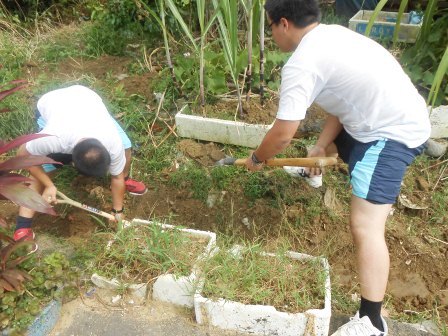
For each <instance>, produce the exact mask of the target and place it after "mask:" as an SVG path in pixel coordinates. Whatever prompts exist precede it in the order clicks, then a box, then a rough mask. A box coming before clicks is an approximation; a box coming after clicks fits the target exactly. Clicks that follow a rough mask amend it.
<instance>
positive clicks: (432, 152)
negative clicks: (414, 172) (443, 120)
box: [425, 112, 448, 157]
mask: <svg viewBox="0 0 448 336" xmlns="http://www.w3.org/2000/svg"><path fill="white" fill-rule="evenodd" d="M447 113H448V112H447ZM426 146H427V147H426V150H425V153H426V155H428V156H431V157H440V156H442V155H444V154H445V153H446V150H447V148H448V142H447V141H446V140H442V139H439V140H438V141H435V140H433V139H428V141H427V142H426Z"/></svg>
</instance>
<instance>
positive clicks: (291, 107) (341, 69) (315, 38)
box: [277, 24, 431, 148]
mask: <svg viewBox="0 0 448 336" xmlns="http://www.w3.org/2000/svg"><path fill="white" fill-rule="evenodd" d="M313 101H315V102H316V103H317V104H319V105H320V106H321V107H322V108H324V109H325V110H326V111H327V112H328V113H330V114H332V115H334V116H336V117H338V118H339V120H340V122H341V123H342V124H343V126H344V128H345V130H346V131H347V132H348V133H349V134H350V135H351V136H352V137H353V138H355V139H356V140H358V141H360V142H363V143H366V142H370V141H375V140H379V139H383V138H387V139H392V140H396V141H398V142H400V143H403V144H405V145H406V146H408V147H410V148H414V147H417V146H419V145H421V144H423V143H424V142H425V141H426V140H427V139H428V138H429V135H430V129H431V126H430V122H429V116H428V111H427V108H426V103H425V101H424V99H423V98H422V97H421V96H420V94H419V93H418V91H417V89H416V88H415V87H414V85H413V84H412V82H411V80H410V79H409V77H408V76H407V75H406V73H405V72H404V71H403V69H402V68H401V66H400V64H399V63H398V62H397V61H396V60H395V58H394V57H393V56H392V55H391V54H390V53H389V52H388V51H387V50H386V49H385V48H383V47H382V46H381V45H379V44H378V43H376V42H375V41H373V40H371V39H369V38H367V37H365V36H363V35H361V34H358V33H356V32H353V31H351V30H349V29H347V28H345V27H342V26H338V25H325V24H319V25H318V26H317V27H316V28H314V29H313V30H311V31H310V32H308V33H307V34H306V35H305V36H304V38H303V39H302V41H301V42H300V44H299V46H298V47H297V49H296V50H295V51H294V53H293V54H292V56H291V57H290V58H289V60H288V62H287V63H286V64H285V66H284V67H283V69H282V83H281V91H280V102H279V110H278V113H277V119H281V120H302V119H304V117H305V114H306V109H307V108H308V107H309V106H310V105H311V103H312V102H313Z"/></svg>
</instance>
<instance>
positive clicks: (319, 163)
mask: <svg viewBox="0 0 448 336" xmlns="http://www.w3.org/2000/svg"><path fill="white" fill-rule="evenodd" d="M337 162H338V160H337V159H336V158H335V157H310V158H278V159H269V160H267V161H266V163H265V164H266V166H271V167H280V166H299V167H317V168H322V167H326V166H333V165H335V164H336V163H337ZM233 164H234V165H237V166H244V165H245V164H246V159H237V160H235V162H234V163H233Z"/></svg>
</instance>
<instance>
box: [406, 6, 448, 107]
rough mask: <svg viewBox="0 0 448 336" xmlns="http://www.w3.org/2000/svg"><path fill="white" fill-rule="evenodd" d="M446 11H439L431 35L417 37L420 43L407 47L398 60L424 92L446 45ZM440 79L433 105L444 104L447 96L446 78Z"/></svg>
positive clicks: (431, 80)
mask: <svg viewBox="0 0 448 336" xmlns="http://www.w3.org/2000/svg"><path fill="white" fill-rule="evenodd" d="M447 30H448V9H445V10H441V11H439V13H438V18H436V19H435V21H434V23H433V24H432V25H431V33H430V34H428V35H427V36H426V37H423V36H422V37H419V39H420V42H419V43H416V44H415V45H413V46H411V47H409V48H408V49H406V50H405V51H404V52H403V55H402V56H401V58H400V61H401V63H402V65H403V66H404V69H405V70H406V72H407V73H408V75H409V76H410V78H411V80H412V81H413V82H414V83H415V84H417V85H419V86H420V87H422V88H424V89H425V91H426V92H429V89H430V87H431V85H432V83H433V82H434V79H435V75H436V72H437V69H438V65H439V63H440V62H441V60H442V57H443V55H444V53H445V50H446V46H447V45H448V35H447V33H446V32H447ZM446 74H447V73H446V72H445V76H444V77H445V78H444V79H443V78H442V82H441V85H440V90H439V92H438V95H437V96H436V99H435V105H436V106H437V105H440V104H443V102H444V100H445V103H446V97H447V96H448V77H447V76H446Z"/></svg>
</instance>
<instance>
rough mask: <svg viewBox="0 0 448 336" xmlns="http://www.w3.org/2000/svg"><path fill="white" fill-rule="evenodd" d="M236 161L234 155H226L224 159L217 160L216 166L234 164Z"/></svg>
mask: <svg viewBox="0 0 448 336" xmlns="http://www.w3.org/2000/svg"><path fill="white" fill-rule="evenodd" d="M235 161H236V159H235V158H234V157H231V156H226V157H225V158H224V159H221V160H218V161H216V163H215V166H232V165H233V164H234V163H235Z"/></svg>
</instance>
